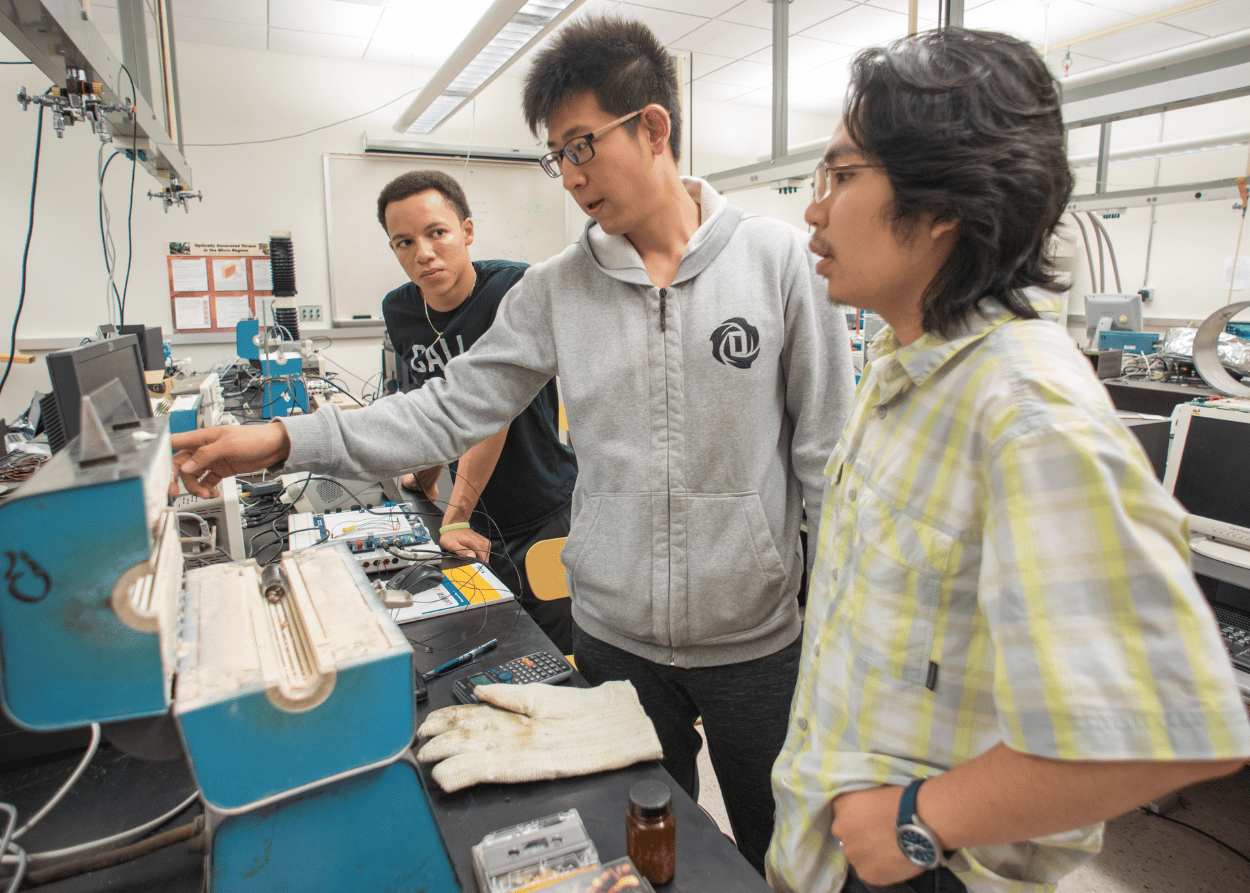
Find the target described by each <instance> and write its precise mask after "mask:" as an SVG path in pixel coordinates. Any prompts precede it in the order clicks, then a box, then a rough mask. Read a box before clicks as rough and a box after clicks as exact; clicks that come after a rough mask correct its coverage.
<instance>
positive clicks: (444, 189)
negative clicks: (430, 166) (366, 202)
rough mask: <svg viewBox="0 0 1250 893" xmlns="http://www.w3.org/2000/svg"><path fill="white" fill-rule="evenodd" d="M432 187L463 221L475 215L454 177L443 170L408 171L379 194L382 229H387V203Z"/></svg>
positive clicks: (379, 219) (388, 184)
mask: <svg viewBox="0 0 1250 893" xmlns="http://www.w3.org/2000/svg"><path fill="white" fill-rule="evenodd" d="M430 189H433V190H434V191H435V192H438V193H441V194H442V196H443V198H445V199H446V200H447V204H449V205H451V209H452V210H453V211H455V212H456V216H457V217H459V218H460V222H461V223H463V222H464V221H466V220H468V219H469V218H470V217H472V216H473V214H472V213H471V212H470V211H469V200H468V199H467V198H465V195H464V190H463V189H461V188H460V184H459V183H457V182H456V179H455V178H454V177H451V176H448V175H447V174H445V173H443V172H442V171H408V173H406V174H400V175H399V176H398V177H396V178H395V179H394V180H391V182H389V183H387V184H386V185H385V186H384V187H382V192H381V194H380V195H379V196H378V223H380V224H382V229H386V206H387V205H389V204H390V203H391V202H399V201H403V200H404V199H406V198H408V197H409V196H412V195H417V194H418V193H421V192H426V191H427V190H430Z"/></svg>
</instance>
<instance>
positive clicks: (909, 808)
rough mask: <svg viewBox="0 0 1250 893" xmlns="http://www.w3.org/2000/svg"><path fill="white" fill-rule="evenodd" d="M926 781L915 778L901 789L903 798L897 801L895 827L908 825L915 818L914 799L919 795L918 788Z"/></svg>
mask: <svg viewBox="0 0 1250 893" xmlns="http://www.w3.org/2000/svg"><path fill="white" fill-rule="evenodd" d="M926 781H928V779H926V778H917V779H913V780H912V782H911V783H910V784H909V785H907V787H905V788H903V796H902V797H901V798H899V801H898V821H897V822H895V825H896V826H897V825H908V824H911V822H912V821H913V820H914V819H915V818H916V797H917V796H918V795H919V794H920V786H921V785H922V784H924V783H925V782H926Z"/></svg>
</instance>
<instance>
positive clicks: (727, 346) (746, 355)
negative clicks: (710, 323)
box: [710, 316, 760, 369]
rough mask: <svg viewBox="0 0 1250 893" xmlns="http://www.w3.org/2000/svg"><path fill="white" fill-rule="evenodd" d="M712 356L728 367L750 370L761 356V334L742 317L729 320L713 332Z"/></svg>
mask: <svg viewBox="0 0 1250 893" xmlns="http://www.w3.org/2000/svg"><path fill="white" fill-rule="evenodd" d="M710 340H711V342H712V356H714V357H715V358H716V359H717V360H718V361H719V362H721V363H724V364H725V365H726V366H737V367H738V368H739V369H749V368H750V367H751V364H752V363H754V362H755V358H756V357H758V356H759V355H760V333H759V330H758V329H756V328H755V326H753V325H751V324H750V323H749V322H747V321H746V320H745V319H743V318H742V317H741V316H735V317H733V319H727V320H725V321H724V322H723V323H721V324H720V325H719V326H717V327H716V331H714V332H712V337H711V339H710Z"/></svg>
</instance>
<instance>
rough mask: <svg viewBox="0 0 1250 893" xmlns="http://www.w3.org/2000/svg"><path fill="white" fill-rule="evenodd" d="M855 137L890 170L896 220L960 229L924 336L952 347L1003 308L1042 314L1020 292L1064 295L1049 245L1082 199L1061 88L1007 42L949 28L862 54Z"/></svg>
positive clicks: (851, 99) (935, 285)
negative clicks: (924, 219)
mask: <svg viewBox="0 0 1250 893" xmlns="http://www.w3.org/2000/svg"><path fill="white" fill-rule="evenodd" d="M845 109H846V110H845V113H844V120H845V127H846V131H847V134H848V136H850V138H851V139H852V140H854V142H855V144H856V145H857V146H858V147H859V148H860V150H862V151H863V152H864V153H865V154H866V155H868V156H871V157H872V158H873V159H875V160H877V161H879V162H880V163H881V164H882V165H883V166H884V168H885V172H886V174H887V176H888V177H889V179H890V185H891V186H892V187H893V188H894V201H895V205H894V220H895V224H896V226H898V227H900V228H902V229H906V227H907V226H908V225H909V224H914V223H915V222H917V221H918V220H919V219H920V218H921V216H922V215H933V217H934V218H936V219H939V220H950V219H956V220H958V221H959V228H958V241H957V242H956V245H955V248H954V250H953V251H952V252H951V255H950V257H949V258H947V260H946V263H945V264H944V265H943V266H942V268H941V269H940V270H939V271H938V273H937V275H936V276H935V277H934V278H933V281H932V282H931V283H929V286H928V288H927V289H926V291H925V294H924V296H923V298H922V303H921V310H922V314H923V319H922V323H923V325H924V328H925V331H928V332H936V333H938V334H940V335H943V336H945V337H950V336H951V335H953V334H954V333H955V331H956V330H957V329H958V328H959V326H960V325H961V324H962V323H963V322H964V321H965V320H966V319H967V318H968V316H969V314H971V313H972V312H973V311H974V310H978V309H979V308H980V306H981V302H982V301H983V300H985V299H987V298H993V299H995V300H997V301H999V302H1001V303H1002V304H1004V305H1006V307H1007V308H1008V309H1009V310H1011V312H1012V313H1014V314H1015V315H1016V316H1018V317H1022V318H1025V319H1034V318H1036V317H1037V313H1036V312H1035V311H1034V310H1033V308H1032V307H1031V306H1030V305H1029V302H1028V300H1027V298H1026V297H1025V296H1024V295H1023V294H1021V290H1022V289H1025V288H1028V287H1030V286H1036V287H1041V288H1045V289H1048V290H1050V291H1056V292H1057V291H1062V287H1060V286H1057V285H1056V284H1055V271H1054V267H1053V264H1052V262H1051V259H1050V258H1049V257H1048V256H1047V255H1046V245H1047V242H1048V240H1049V238H1050V237H1051V235H1052V234H1053V233H1054V231H1055V229H1056V227H1057V226H1058V224H1059V218H1060V217H1061V216H1062V214H1063V212H1064V208H1065V206H1066V204H1067V201H1068V196H1069V194H1070V193H1071V191H1072V174H1071V172H1070V171H1069V168H1068V157H1067V149H1066V145H1065V139H1064V127H1063V118H1062V115H1061V112H1060V95H1059V85H1058V83H1057V82H1056V81H1055V79H1054V77H1053V76H1052V75H1051V74H1050V72H1049V70H1047V68H1046V65H1045V63H1044V62H1043V61H1042V59H1041V57H1040V56H1039V55H1038V54H1037V52H1036V51H1035V50H1034V49H1033V48H1032V47H1031V46H1029V45H1028V44H1027V43H1025V42H1023V41H1021V40H1017V39H1016V38H1014V37H1010V36H1008V35H1006V34H995V33H991V32H985V31H971V30H966V29H963V28H945V29H941V30H937V31H928V32H924V33H921V34H917V35H915V36H914V37H911V38H905V39H902V40H897V41H894V42H893V43H890V44H889V45H888V46H885V47H877V48H873V49H867V50H864V51H863V52H861V53H859V54H858V55H857V56H856V57H855V60H854V62H853V63H852V67H851V85H850V87H849V88H848V92H847V103H846V107H845Z"/></svg>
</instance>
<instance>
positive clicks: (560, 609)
mask: <svg viewBox="0 0 1250 893" xmlns="http://www.w3.org/2000/svg"><path fill="white" fill-rule="evenodd" d="M378 220H379V222H380V223H381V224H382V226H383V228H384V229H385V230H386V233H387V235H388V236H389V237H390V245H391V250H392V251H394V252H395V257H396V258H397V259H398V260H399V263H400V265H401V266H402V267H403V268H404V272H405V273H407V274H408V278H409V279H410V280H411V281H409V282H407V283H405V284H404V285H401V286H400V287H399V288H397V289H395V290H394V291H392V292H391V293H390V294H388V295H387V296H386V298H385V299H384V300H383V301H382V316H383V317H384V318H385V320H386V328H387V332H388V334H389V336H390V340H391V343H392V344H393V345H394V347H395V351H396V353H398V354H399V361H400V362H401V363H402V364H403V365H404V366H406V367H407V369H408V370H409V372H410V378H411V379H412V380H414V381H415V382H416V384H415V385H414V386H415V387H419V386H420V385H422V384H424V383H425V382H426V381H428V380H429V379H430V378H434V377H440V378H441V377H442V375H443V369H444V367H445V366H446V365H447V363H449V362H450V361H451V359H452V358H453V357H455V356H458V355H459V354H461V353H464V352H465V351H466V350H468V349H469V348H470V347H471V346H472V345H473V343H474V342H475V341H477V339H478V338H479V337H481V335H482V334H483V333H484V332H485V331H486V330H487V329H488V328H490V325H491V323H492V322H494V320H495V313H496V311H497V310H498V308H499V302H500V301H501V300H502V299H503V296H504V295H505V294H506V293H507V291H508V289H510V288H511V287H512V286H513V285H514V284H515V283H516V282H518V281H519V280H520V279H521V276H522V275H523V274H524V273H525V265H524V264H519V263H514V262H512V261H504V260H486V261H477V262H473V261H472V260H471V259H470V257H469V246H470V245H471V244H472V243H473V220H472V218H471V216H470V211H469V204H468V201H467V199H466V198H465V195H464V190H462V189H461V188H460V184H459V183H457V182H456V181H455V180H454V179H452V178H451V177H449V176H447V175H446V174H444V173H442V172H440V171H410V172H408V173H406V174H403V175H401V176H400V177H398V178H396V179H395V180H393V181H392V182H391V183H389V184H388V185H387V186H386V188H385V189H383V190H382V193H381V195H379V196H378ZM558 413H559V397H558V396H557V393H556V382H555V379H554V378H553V379H552V380H551V381H549V382H548V383H547V384H546V386H545V387H544V388H543V389H542V390H541V391H539V393H538V396H536V397H535V398H534V400H533V402H531V403H530V404H529V406H527V407H526V408H525V410H524V411H522V412H521V414H520V415H518V416H517V417H516V418H515V419H514V420H513V421H512V423H511V424H510V425H508V426H507V427H506V428H504V429H503V430H502V431H499V432H498V433H497V434H495V435H493V436H491V437H488V438H487V439H486V440H484V441H482V442H481V443H479V444H478V445H477V446H475V447H473V448H471V449H470V450H468V451H467V452H466V453H465V454H464V455H463V456H462V457H461V458H460V459H459V460H458V462H456V463H454V464H453V466H452V475H453V479H454V482H455V483H454V486H453V488H452V492H451V496H450V498H449V499H448V500H447V504H446V512H445V513H444V515H443V523H442V528H441V531H440V535H439V544H440V545H441V546H442V548H443V549H445V550H446V551H449V552H455V553H458V554H462V555H473V556H474V557H476V558H478V559H479V560H482V561H486V562H487V563H488V564H489V565H490V567H491V569H492V570H493V571H495V573H496V574H497V575H498V576H499V577H500V579H501V580H503V582H504V583H506V584H507V585H508V587H509V588H511V589H512V590H513V591H514V592H516V593H517V594H518V596H519V597H520V599H521V604H522V606H523V607H524V608H525V610H526V611H527V612H529V614H530V616H532V617H533V618H534V620H535V621H536V622H537V623H538V625H539V626H540V627H542V629H543V631H544V632H545V633H546V634H547V635H548V637H550V638H551V640H552V641H553V642H554V643H555V644H556V646H557V647H559V648H560V649H561V651H562V652H564V653H565V654H568V653H571V652H572V650H573V644H572V621H571V619H570V608H569V602H568V601H567V600H560V601H555V602H542V601H539V600H538V599H537V598H535V597H534V595H533V593H532V592H531V591H530V588H529V583H528V581H527V580H526V578H525V553H526V552H528V551H529V548H530V546H532V545H533V544H534V543H536V542H538V541H539V540H543V539H549V538H551V537H557V536H565V535H567V534H568V531H569V504H570V500H571V499H572V495H573V484H574V482H575V480H576V478H577V461H576V459H575V458H574V457H573V451H572V450H571V449H569V448H568V447H566V446H565V445H563V444H562V443H560V438H559V416H558ZM440 471H441V469H440V468H433V469H427V470H426V471H424V472H421V473H420V474H418V475H415V476H407V477H406V478H405V480H404V483H405V486H408V487H409V488H411V489H414V490H415V489H417V487H420V488H421V489H423V490H424V491H425V492H426V494H427V495H429V496H430V498H431V499H436V498H437V496H438V490H437V484H436V482H437V480H438V476H439V473H440Z"/></svg>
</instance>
